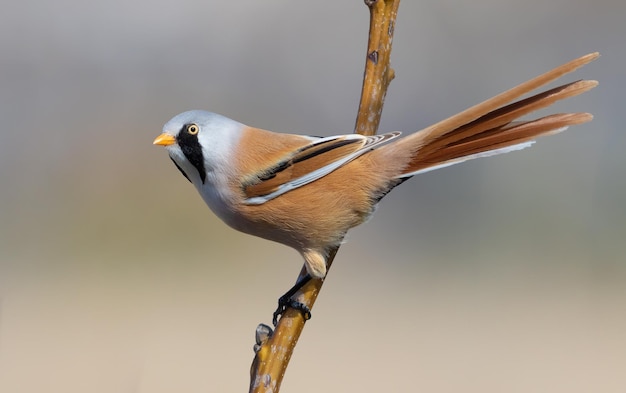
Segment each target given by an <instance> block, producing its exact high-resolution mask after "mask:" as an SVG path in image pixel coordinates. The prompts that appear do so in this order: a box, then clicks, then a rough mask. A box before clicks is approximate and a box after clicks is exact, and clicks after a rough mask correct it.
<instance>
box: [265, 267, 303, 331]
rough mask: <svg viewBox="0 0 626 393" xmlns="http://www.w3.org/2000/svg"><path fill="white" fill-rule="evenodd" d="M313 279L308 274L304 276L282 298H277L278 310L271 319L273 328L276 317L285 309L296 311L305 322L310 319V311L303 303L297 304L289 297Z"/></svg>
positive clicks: (275, 323) (276, 320) (276, 321)
mask: <svg viewBox="0 0 626 393" xmlns="http://www.w3.org/2000/svg"><path fill="white" fill-rule="evenodd" d="M312 279H313V277H311V276H310V275H309V274H308V273H307V274H305V275H304V276H303V277H302V278H301V279H300V280H298V281H297V282H296V284H295V285H294V286H293V287H291V289H290V290H288V291H287V292H286V293H285V294H284V295H283V296H281V297H280V298H278V308H277V309H276V311H274V317H273V318H272V323H273V324H274V327H276V325H277V324H278V317H279V316H280V315H282V314H283V313H284V312H285V310H287V307H290V308H293V309H296V310H298V311H300V312H301V313H302V317H303V318H304V320H305V321H307V320H309V319H311V309H310V308H309V307H308V306H307V305H306V304H304V303H301V302H298V301H296V300H294V299H292V298H291V297H292V296H293V295H295V294H296V292H298V291H299V290H300V289H302V287H303V286H305V285H306V284H307V283H308V282H309V281H311V280H312Z"/></svg>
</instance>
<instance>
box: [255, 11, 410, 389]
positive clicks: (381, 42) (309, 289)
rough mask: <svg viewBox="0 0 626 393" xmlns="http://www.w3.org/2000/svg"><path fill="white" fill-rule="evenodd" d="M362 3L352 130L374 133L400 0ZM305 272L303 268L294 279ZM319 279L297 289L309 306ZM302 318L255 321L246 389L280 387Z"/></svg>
mask: <svg viewBox="0 0 626 393" xmlns="http://www.w3.org/2000/svg"><path fill="white" fill-rule="evenodd" d="M365 4H366V5H367V6H368V7H369V9H370V29H369V40H368V48H367V56H366V61H365V74H364V77H363V88H362V91H361V103H360V105H359V113H358V116H357V121H356V127H355V132H356V133H359V134H363V135H374V134H376V131H377V130H378V124H379V123H380V116H381V113H382V109H383V101H384V99H385V95H386V93H387V87H388V86H389V83H390V82H391V80H392V79H393V76H394V73H393V70H392V69H391V67H390V66H389V55H390V53H391V45H392V40H393V30H394V26H395V20H396V15H397V12H398V6H399V5H400V0H388V1H384V0H365ZM338 249H339V247H337V248H335V249H333V250H332V251H331V252H330V255H329V256H328V269H330V266H331V264H332V262H333V260H334V259H335V255H336V253H337V251H338ZM305 273H306V271H305V270H304V269H303V270H302V271H301V272H300V276H299V278H298V279H300V278H302V277H303V275H304V274H305ZM323 283H324V281H323V280H311V281H310V282H309V283H308V284H307V285H305V286H304V287H303V288H302V289H301V291H300V295H299V297H298V299H297V300H298V301H299V302H302V303H304V304H306V305H308V307H309V308H313V304H314V303H315V300H316V299H317V295H318V294H319V291H320V290H321V288H322V285H323ZM305 322H306V321H305V320H304V318H303V317H302V313H301V312H300V311H298V310H294V309H291V308H287V310H286V312H285V313H284V314H283V315H282V316H281V318H280V321H279V322H278V325H277V326H276V329H275V330H274V332H273V334H271V335H269V334H265V333H266V332H267V330H266V329H265V325H259V328H257V332H259V331H262V332H264V333H263V334H261V336H262V337H257V341H258V342H257V345H256V346H255V350H256V356H255V358H254V361H253V362H252V366H251V369H250V392H254V393H261V392H272V393H277V392H278V391H279V390H280V385H281V383H282V380H283V377H284V375H285V371H286V370H287V365H288V364H289V360H290V359H291V355H292V354H293V350H294V349H295V347H296V344H297V342H298V339H299V338H300V334H301V333H302V329H304V323H305ZM268 329H269V328H268ZM257 336H258V335H257Z"/></svg>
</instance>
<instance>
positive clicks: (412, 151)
mask: <svg viewBox="0 0 626 393" xmlns="http://www.w3.org/2000/svg"><path fill="white" fill-rule="evenodd" d="M597 56H598V54H597V53H594V54H589V55H587V56H583V57H581V58H579V59H576V60H574V61H571V62H569V63H566V64H564V65H562V66H560V67H557V68H555V69H554V70H551V71H549V72H547V73H545V74H543V75H540V76H539V77H537V78H534V79H531V80H530V81H528V82H525V83H522V84H520V85H518V86H516V87H514V88H513V89H510V90H508V91H506V92H504V93H502V94H499V95H497V96H495V97H493V98H491V99H489V100H487V101H484V102H482V103H480V104H478V105H475V106H473V107H471V108H469V109H467V110H465V111H463V112H461V113H459V114H457V115H454V116H452V117H450V118H448V119H445V120H443V121H441V122H439V123H436V124H434V125H432V126H430V127H427V128H425V129H423V130H421V131H418V132H416V133H414V134H411V135H408V136H406V137H403V138H398V136H399V133H390V134H383V135H377V136H372V137H365V136H360V135H355V134H350V135H339V136H335V137H327V138H314V137H305V136H299V135H291V134H278V133H274V132H271V131H265V130H261V129H257V128H253V127H248V126H245V125H243V124H240V123H237V122H235V121H233V120H230V119H227V118H224V117H222V116H219V115H216V114H212V113H209V112H202V111H192V112H186V113H183V114H181V115H179V116H177V117H175V118H173V119H172V120H171V121H170V122H168V123H167V124H166V125H165V127H164V134H162V135H161V136H160V137H159V138H157V140H155V143H157V144H163V145H166V147H167V148H168V151H169V153H170V156H171V157H172V159H173V160H174V162H175V163H176V165H177V166H178V167H179V169H180V170H181V171H182V172H183V173H184V174H185V176H186V177H187V178H188V179H189V180H190V181H191V182H192V183H193V184H194V185H195V186H196V188H197V189H198V191H199V192H200V194H201V195H202V197H203V198H204V200H205V201H206V203H207V204H208V205H209V206H210V207H211V209H213V211H214V212H215V213H216V214H217V215H218V216H219V217H220V218H222V219H223V220H224V221H225V222H226V223H227V224H229V225H230V226H232V227H234V228H235V229H238V230H240V231H243V232H246V233H249V234H252V235H256V236H260V237H263V238H266V239H269V240H273V241H277V242H280V243H282V244H285V245H287V246H290V247H293V248H294V249H296V250H298V251H299V252H300V253H301V254H302V255H303V257H304V259H305V265H306V267H307V270H308V272H309V274H310V275H311V276H313V277H319V278H321V277H324V275H325V274H326V254H327V252H328V251H329V250H330V248H332V247H333V246H336V245H337V244H339V243H340V242H341V241H342V240H343V238H344V236H345V233H346V232H347V231H348V230H349V229H350V228H352V227H354V226H356V225H359V224H361V223H363V222H364V221H365V220H366V219H367V218H368V217H369V216H370V215H371V213H372V212H373V210H374V208H375V206H376V204H377V203H378V201H379V200H380V198H382V197H383V196H384V195H385V194H386V193H387V192H389V191H390V190H391V189H392V188H393V187H395V186H396V185H397V184H399V183H400V182H402V181H403V180H405V179H406V178H408V177H411V176H413V175H415V174H418V173H421V172H424V171H428V170H432V169H436V168H440V167H444V166H447V165H451V164H454V163H458V162H462V161H465V160H468V159H471V158H477V157H483V156H487V155H494V154H499V153H504V152H508V151H512V150H518V149H521V148H524V147H527V146H529V145H530V143H532V141H534V140H535V139H536V138H538V137H540V136H544V135H550V134H553V133H556V132H559V131H562V130H563V129H564V128H565V127H567V126H569V125H574V124H580V123H584V122H587V121H590V120H591V118H592V116H591V115H590V114H588V113H565V114H554V115H548V116H544V117H541V118H539V119H536V120H519V118H520V117H521V116H525V115H527V114H529V113H531V112H534V111H536V110H539V109H542V108H545V107H547V106H550V105H552V104H553V103H554V102H556V101H558V100H561V99H565V98H569V97H573V96H576V95H578V94H581V93H583V92H585V91H588V90H590V89H592V88H593V87H595V86H596V85H597V82H595V81H586V80H583V81H577V82H573V83H569V84H566V85H563V86H559V87H557V88H554V89H550V90H548V91H545V92H542V93H539V94H536V95H534V96H531V97H529V98H525V99H521V100H519V101H516V102H514V101H515V100H518V99H519V98H520V97H521V96H523V95H526V94H528V93H529V92H531V91H532V90H534V89H536V88H538V87H540V86H542V85H544V84H546V83H548V82H551V81H553V80H554V79H556V78H559V77H560V76H562V75H564V74H566V73H568V72H571V71H573V70H575V69H577V68H578V67H580V66H582V65H584V64H586V63H588V62H590V61H592V60H593V59H595V58H596V57H597ZM511 102H513V103H511ZM199 162H202V164H199Z"/></svg>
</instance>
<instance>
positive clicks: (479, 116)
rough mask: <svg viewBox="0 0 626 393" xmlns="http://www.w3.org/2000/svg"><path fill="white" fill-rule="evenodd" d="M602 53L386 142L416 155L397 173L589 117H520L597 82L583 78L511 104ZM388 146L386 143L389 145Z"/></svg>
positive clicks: (503, 147) (497, 149) (487, 152)
mask: <svg viewBox="0 0 626 393" xmlns="http://www.w3.org/2000/svg"><path fill="white" fill-rule="evenodd" d="M598 56H599V54H598V53H591V54H588V55H586V56H583V57H580V58H578V59H576V60H573V61H570V62H569V63H566V64H563V65H561V66H560V67H557V68H555V69H553V70H551V71H548V72H546V73H545V74H543V75H540V76H538V77H536V78H534V79H531V80H529V81H527V82H525V83H522V84H521V85H518V86H516V87H514V88H512V89H510V90H508V91H505V92H504V93H501V94H499V95H497V96H495V97H493V98H491V99H489V100H487V101H484V102H482V103H480V104H478V105H475V106H473V107H471V108H469V109H467V110H465V111H463V112H461V113H458V114H456V115H454V116H452V117H449V118H447V119H445V120H443V121H440V122H439V123H437V124H434V125H432V126H430V127H428V128H425V129H423V130H421V131H419V132H417V133H415V134H412V135H409V136H407V137H405V138H402V139H400V140H398V142H396V143H393V144H390V145H388V147H389V148H390V149H392V150H393V149H395V148H399V149H402V150H404V149H406V148H409V149H412V150H413V152H414V153H413V157H412V158H411V159H410V160H409V162H408V165H407V166H406V167H405V168H404V170H403V171H402V172H401V173H400V175H398V178H407V177H410V176H413V175H416V174H419V173H423V172H427V171H431V170H434V169H438V168H442V167H445V166H449V165H453V164H457V163H459V162H463V161H466V160H469V159H472V158H478V157H486V156H491V155H496V154H501V153H506V152H509V151H513V150H519V149H523V148H525V147H528V146H530V145H531V144H532V143H533V142H534V140H535V139H536V138H538V137H540V136H544V135H551V134H555V133H558V132H560V131H563V130H565V129H566V128H567V127H568V126H570V125H574V124H580V123H585V122H588V121H590V120H591V119H592V118H593V116H592V115H591V114H589V113H561V114H553V115H549V116H545V117H541V118H539V119H536V120H521V121H520V120H517V119H519V118H520V117H521V116H524V115H526V114H528V113H530V112H534V111H536V110H539V109H542V108H545V107H547V106H550V105H552V104H553V103H554V102H556V101H558V100H562V99H564V98H568V97H573V96H576V95H578V94H582V93H584V92H586V91H587V90H590V89H592V88H594V87H595V86H596V85H597V84H598V83H597V82H596V81H592V80H580V81H577V82H572V83H569V84H566V85H563V86H559V87H556V88H554V89H551V90H548V91H545V92H543V93H539V94H537V95H534V96H532V97H529V98H525V99H522V100H519V101H516V102H513V103H510V102H512V101H514V100H516V99H518V98H519V97H520V96H522V95H525V94H527V93H528V92H530V91H532V90H534V89H536V88H538V87H540V86H542V85H545V84H546V83H549V82H551V81H553V80H555V79H557V78H559V77H561V76H563V75H565V74H567V73H569V72H572V71H574V70H576V69H577V68H579V67H581V66H583V65H585V64H587V63H589V62H591V61H592V60H594V59H596V58H597V57H598ZM385 147H387V146H385Z"/></svg>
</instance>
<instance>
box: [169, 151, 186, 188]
mask: <svg viewBox="0 0 626 393" xmlns="http://www.w3.org/2000/svg"><path fill="white" fill-rule="evenodd" d="M170 160H172V162H173V163H174V165H176V168H178V170H179V171H180V173H182V174H183V176H185V178H186V179H187V180H189V183H191V179H190V178H189V176H187V174H186V173H185V171H183V168H181V167H180V166H179V165H178V164H177V163H176V161H174V159H173V158H172V157H170Z"/></svg>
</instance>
